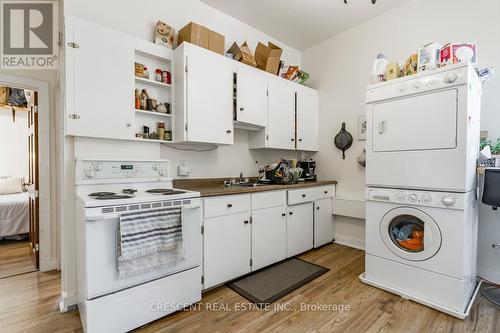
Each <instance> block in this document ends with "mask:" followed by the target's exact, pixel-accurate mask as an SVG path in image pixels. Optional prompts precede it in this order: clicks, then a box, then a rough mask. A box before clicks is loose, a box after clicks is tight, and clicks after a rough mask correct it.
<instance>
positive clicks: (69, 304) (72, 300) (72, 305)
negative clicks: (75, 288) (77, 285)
mask: <svg viewBox="0 0 500 333" xmlns="http://www.w3.org/2000/svg"><path fill="white" fill-rule="evenodd" d="M76 303H77V297H76V295H68V294H66V293H62V294H61V300H60V301H59V311H60V312H61V313H63V312H69V311H73V310H76V309H77V306H76Z"/></svg>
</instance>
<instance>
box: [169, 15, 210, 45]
mask: <svg viewBox="0 0 500 333" xmlns="http://www.w3.org/2000/svg"><path fill="white" fill-rule="evenodd" d="M209 38H210V29H208V28H207V27H204V26H202V25H200V24H197V23H195V22H189V23H188V24H187V25H185V26H184V28H182V29H181V30H179V35H178V37H177V45H181V44H182V43H183V42H188V43H191V44H194V45H198V46H200V47H203V48H205V49H208V46H209Z"/></svg>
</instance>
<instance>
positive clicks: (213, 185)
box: [174, 178, 337, 197]
mask: <svg viewBox="0 0 500 333" xmlns="http://www.w3.org/2000/svg"><path fill="white" fill-rule="evenodd" d="M225 180H228V178H208V179H176V180H174V187H175V188H179V189H184V190H189V191H197V192H200V193H201V197H212V196H218V195H231V194H243V193H255V192H264V191H275V190H289V189H290V190H292V189H297V188H306V187H316V186H323V185H334V184H337V181H336V180H318V181H314V182H313V181H309V182H301V183H298V184H290V185H260V186H256V187H239V186H234V187H225V186H224V181H225Z"/></svg>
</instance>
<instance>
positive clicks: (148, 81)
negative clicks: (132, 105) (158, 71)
mask: <svg viewBox="0 0 500 333" xmlns="http://www.w3.org/2000/svg"><path fill="white" fill-rule="evenodd" d="M149 75H151V73H150V74H149ZM153 75H154V73H153ZM135 82H140V83H143V84H147V85H151V86H157V87H164V88H172V85H171V84H167V83H163V82H158V81H155V80H151V79H145V78H142V77H138V76H136V77H135Z"/></svg>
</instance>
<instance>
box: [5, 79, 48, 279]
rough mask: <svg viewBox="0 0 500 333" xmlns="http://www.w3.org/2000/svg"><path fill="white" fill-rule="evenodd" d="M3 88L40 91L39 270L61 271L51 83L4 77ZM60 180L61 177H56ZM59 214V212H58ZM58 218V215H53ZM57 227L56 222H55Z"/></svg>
mask: <svg viewBox="0 0 500 333" xmlns="http://www.w3.org/2000/svg"><path fill="white" fill-rule="evenodd" d="M0 85H7V86H10V87H14V88H21V89H29V90H36V91H38V154H39V159H38V171H39V175H40V176H39V180H40V182H39V191H40V196H39V203H40V206H39V207H40V208H39V231H38V232H39V237H40V238H39V240H40V243H39V249H40V251H39V257H40V259H39V260H40V261H39V263H40V267H39V270H40V271H42V272H44V271H49V270H53V269H56V268H57V256H56V253H57V250H56V246H55V241H56V236H55V235H56V230H55V228H54V227H53V225H52V223H51V200H50V199H51V195H50V190H51V168H50V157H51V153H52V151H51V149H50V148H51V147H50V102H49V99H50V97H49V84H48V82H44V81H38V80H33V79H30V78H26V77H19V76H14V75H6V74H0ZM54 176H56V177H57V175H55V174H54ZM54 213H55V212H54ZM53 215H54V216H55V214H53ZM54 225H55V223H54Z"/></svg>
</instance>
